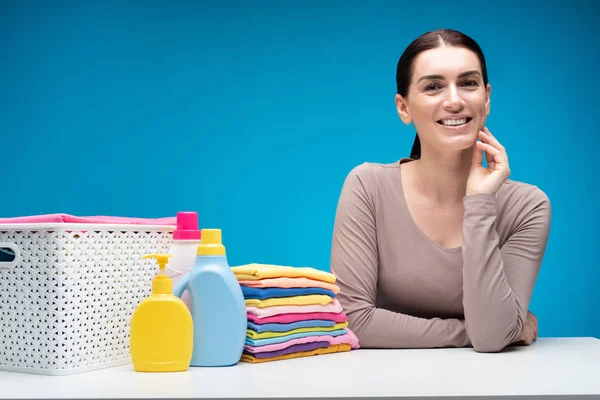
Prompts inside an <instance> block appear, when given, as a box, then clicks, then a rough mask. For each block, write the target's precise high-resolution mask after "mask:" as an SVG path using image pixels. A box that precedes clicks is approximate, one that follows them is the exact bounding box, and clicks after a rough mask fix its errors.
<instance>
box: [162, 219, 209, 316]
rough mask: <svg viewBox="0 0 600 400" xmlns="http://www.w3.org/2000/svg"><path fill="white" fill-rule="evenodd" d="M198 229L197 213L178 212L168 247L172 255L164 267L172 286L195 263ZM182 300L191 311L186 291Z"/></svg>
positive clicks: (198, 241) (198, 240)
mask: <svg viewBox="0 0 600 400" xmlns="http://www.w3.org/2000/svg"><path fill="white" fill-rule="evenodd" d="M200 235H201V233H200V229H198V213H196V212H183V211H182V212H178V213H177V229H175V230H174V231H173V245H172V246H171V248H170V249H169V254H171V255H172V257H171V258H170V259H169V264H168V265H167V267H166V273H167V276H168V277H169V278H171V281H172V282H173V287H175V286H176V285H177V283H178V282H179V281H180V280H181V279H182V278H183V277H184V276H186V275H187V274H188V273H189V271H190V270H191V269H192V267H193V266H194V265H195V263H196V253H197V252H198V246H199V245H200V243H201V240H200V239H201V237H200ZM181 299H182V300H183V302H184V303H185V304H186V305H187V307H188V309H189V310H190V311H191V306H190V296H189V293H188V292H187V291H186V292H185V293H184V294H183V296H181Z"/></svg>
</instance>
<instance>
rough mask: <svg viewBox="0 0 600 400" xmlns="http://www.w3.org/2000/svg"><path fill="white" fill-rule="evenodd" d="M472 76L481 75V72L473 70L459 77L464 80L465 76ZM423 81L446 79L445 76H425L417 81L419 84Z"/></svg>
mask: <svg viewBox="0 0 600 400" xmlns="http://www.w3.org/2000/svg"><path fill="white" fill-rule="evenodd" d="M471 75H481V74H480V73H479V71H477V70H475V69H474V70H472V71H466V72H462V73H461V74H460V75H458V77H459V78H464V77H465V76H471ZM423 79H442V80H443V79H444V76H443V75H424V76H422V77H421V78H419V80H418V81H417V83H419V82H421V81H422V80H423Z"/></svg>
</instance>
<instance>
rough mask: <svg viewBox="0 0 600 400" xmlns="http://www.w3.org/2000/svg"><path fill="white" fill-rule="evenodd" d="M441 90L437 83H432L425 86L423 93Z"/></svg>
mask: <svg viewBox="0 0 600 400" xmlns="http://www.w3.org/2000/svg"><path fill="white" fill-rule="evenodd" d="M439 88H441V86H440V85H439V84H438V83H435V82H432V83H430V84H428V85H427V86H425V91H428V92H429V91H432V90H437V89H439Z"/></svg>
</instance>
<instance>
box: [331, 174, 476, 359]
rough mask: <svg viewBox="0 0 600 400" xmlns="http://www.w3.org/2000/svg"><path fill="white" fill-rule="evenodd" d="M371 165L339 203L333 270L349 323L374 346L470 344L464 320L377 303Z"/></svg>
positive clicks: (347, 185)
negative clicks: (412, 312)
mask: <svg viewBox="0 0 600 400" xmlns="http://www.w3.org/2000/svg"><path fill="white" fill-rule="evenodd" d="M370 174H372V171H371V170H370V166H369V165H368V164H363V165H361V166H359V167H357V168H355V169H354V170H353V171H352V172H351V173H350V174H349V175H348V177H347V178H346V180H345V182H344V185H343V188H342V192H341V195H340V198H339V202H338V205H337V211H336V216H335V223H334V229H333V239H332V249H331V272H332V273H333V274H334V275H335V276H336V278H337V280H336V284H337V285H338V286H339V287H340V293H339V294H338V296H337V297H338V299H339V301H340V303H341V305H342V307H343V309H344V313H345V314H346V315H347V316H348V322H349V326H348V327H349V328H350V329H351V330H352V331H353V332H354V333H355V334H356V336H357V337H358V338H359V340H360V345H361V347H370V348H433V347H463V346H468V345H470V343H469V339H468V336H467V333H466V329H465V324H464V321H463V320H458V319H440V318H432V319H425V318H419V317H414V316H410V315H406V314H400V313H396V312H392V311H389V310H385V309H381V308H377V307H376V306H375V299H376V296H377V275H378V267H379V261H378V249H377V231H376V222H375V200H376V199H374V198H373V193H371V192H372V191H369V190H368V186H369V185H368V183H369V179H370V177H371V175H370Z"/></svg>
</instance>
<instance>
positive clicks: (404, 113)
mask: <svg viewBox="0 0 600 400" xmlns="http://www.w3.org/2000/svg"><path fill="white" fill-rule="evenodd" d="M396 111H397V112H398V116H399V117H400V119H401V120H402V122H404V123H405V124H406V125H408V124H410V123H411V121H412V119H411V118H410V112H409V110H408V104H407V103H406V99H405V98H404V97H402V96H400V95H399V94H397V95H396Z"/></svg>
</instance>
